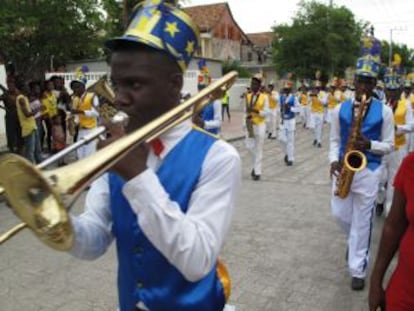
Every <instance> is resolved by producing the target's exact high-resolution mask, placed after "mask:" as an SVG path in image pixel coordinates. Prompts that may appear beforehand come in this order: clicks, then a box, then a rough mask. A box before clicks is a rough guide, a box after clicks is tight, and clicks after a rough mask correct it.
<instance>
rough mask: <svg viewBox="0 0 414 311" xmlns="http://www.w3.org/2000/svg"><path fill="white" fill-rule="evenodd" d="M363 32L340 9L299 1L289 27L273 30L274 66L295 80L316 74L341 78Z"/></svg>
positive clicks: (343, 9)
mask: <svg viewBox="0 0 414 311" xmlns="http://www.w3.org/2000/svg"><path fill="white" fill-rule="evenodd" d="M363 28H364V24H363V23H362V22H358V21H356V20H355V17H354V15H353V13H352V12H351V11H350V10H348V9H347V8H346V7H344V6H341V7H337V6H332V7H330V6H326V5H324V4H321V3H318V2H315V1H311V2H306V1H302V2H301V3H300V4H299V10H298V13H297V15H296V16H295V17H294V18H293V23H292V25H287V24H282V25H278V26H275V27H274V33H275V41H274V47H273V60H274V63H275V65H276V67H277V68H278V70H279V72H280V73H284V72H293V73H294V74H295V75H296V76H297V77H298V78H313V77H314V74H315V72H316V71H317V70H321V72H322V73H323V74H324V76H326V75H339V76H343V72H344V70H345V68H346V67H348V66H353V65H355V60H356V58H357V56H358V51H359V42H360V37H361V34H362V31H363Z"/></svg>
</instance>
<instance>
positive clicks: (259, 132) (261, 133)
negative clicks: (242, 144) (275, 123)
mask: <svg viewBox="0 0 414 311" xmlns="http://www.w3.org/2000/svg"><path fill="white" fill-rule="evenodd" d="M253 132H254V138H249V137H247V136H246V148H247V149H248V150H249V151H250V154H251V156H252V166H253V169H254V172H255V174H256V175H261V174H262V158H263V144H264V140H265V135H266V124H265V123H263V124H259V125H253Z"/></svg>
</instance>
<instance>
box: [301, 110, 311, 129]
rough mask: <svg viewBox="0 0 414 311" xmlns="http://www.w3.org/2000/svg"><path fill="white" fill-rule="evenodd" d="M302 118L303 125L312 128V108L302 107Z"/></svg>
mask: <svg viewBox="0 0 414 311" xmlns="http://www.w3.org/2000/svg"><path fill="white" fill-rule="evenodd" d="M300 117H301V121H302V122H303V124H305V127H307V128H309V127H310V124H311V122H310V118H311V110H310V106H309V105H307V106H302V107H301V109H300Z"/></svg>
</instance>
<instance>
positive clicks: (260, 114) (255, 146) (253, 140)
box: [245, 74, 269, 180]
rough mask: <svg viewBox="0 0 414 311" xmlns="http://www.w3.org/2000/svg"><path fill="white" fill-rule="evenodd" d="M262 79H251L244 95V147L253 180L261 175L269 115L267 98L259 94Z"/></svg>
mask: <svg viewBox="0 0 414 311" xmlns="http://www.w3.org/2000/svg"><path fill="white" fill-rule="evenodd" d="M262 81H263V77H262V75H261V74H256V75H254V76H253V78H252V79H251V84H250V91H251V92H249V93H247V94H246V119H245V122H246V123H245V127H246V147H247V149H248V150H249V151H250V153H251V156H252V166H253V168H252V172H251V176H252V179H253V180H260V175H261V174H262V158H263V144H264V140H265V135H266V115H267V114H268V113H269V98H268V96H267V95H266V94H265V93H263V92H261V91H260V89H261V84H262Z"/></svg>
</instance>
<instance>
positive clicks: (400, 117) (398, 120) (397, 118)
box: [394, 100, 407, 150]
mask: <svg viewBox="0 0 414 311" xmlns="http://www.w3.org/2000/svg"><path fill="white" fill-rule="evenodd" d="M406 105H407V101H406V100H399V101H398V104H397V108H396V109H395V111H394V123H395V125H396V126H397V125H404V124H405V115H406V113H407V106H406ZM406 143H407V142H406V138H405V134H395V143H394V146H395V149H396V150H398V149H400V148H401V147H403V146H404V145H405V144H406Z"/></svg>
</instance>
